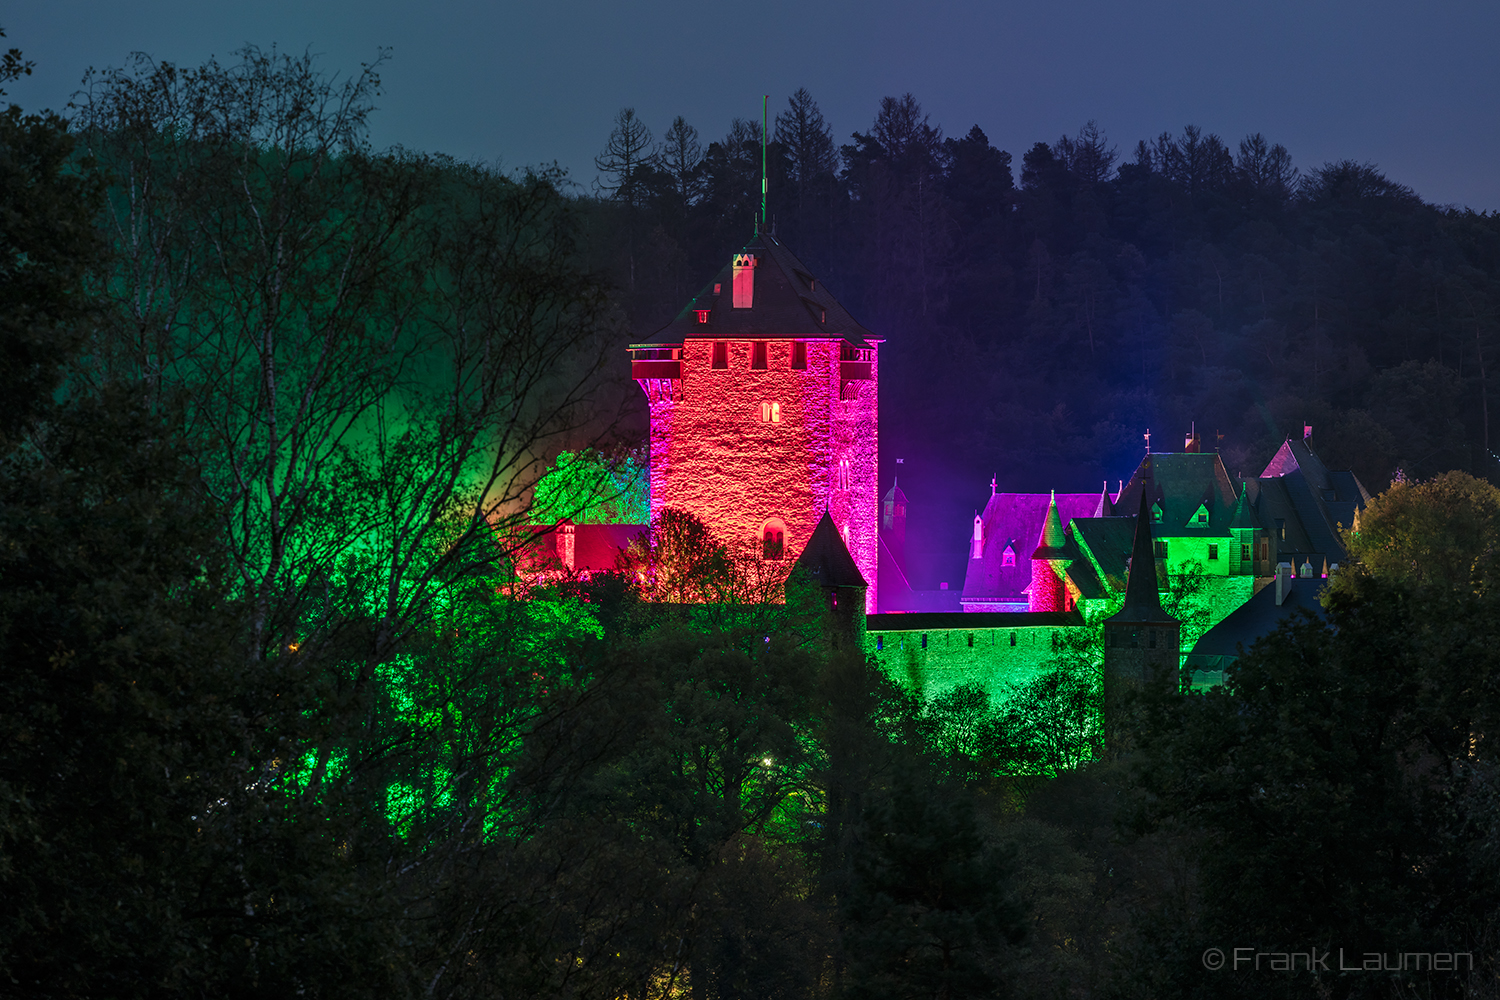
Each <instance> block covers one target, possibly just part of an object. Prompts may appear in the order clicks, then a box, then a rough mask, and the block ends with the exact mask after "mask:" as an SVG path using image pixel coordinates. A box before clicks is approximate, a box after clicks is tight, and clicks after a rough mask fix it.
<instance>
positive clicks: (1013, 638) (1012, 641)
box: [1010, 632, 1016, 646]
mask: <svg viewBox="0 0 1500 1000" xmlns="http://www.w3.org/2000/svg"><path fill="white" fill-rule="evenodd" d="M1010 644H1011V645H1012V646H1014V645H1015V644H1016V634H1015V633H1014V632H1012V633H1011V634H1010Z"/></svg>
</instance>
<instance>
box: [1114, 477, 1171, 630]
mask: <svg viewBox="0 0 1500 1000" xmlns="http://www.w3.org/2000/svg"><path fill="white" fill-rule="evenodd" d="M1147 492H1148V491H1146V490H1142V491H1141V510H1140V513H1139V514H1137V515H1136V519H1135V541H1134V542H1133V543H1132V544H1131V546H1130V572H1129V573H1127V574H1126V576H1125V603H1124V604H1122V605H1121V606H1120V610H1119V611H1118V612H1116V613H1115V614H1114V615H1113V616H1111V617H1110V618H1109V619H1108V621H1111V622H1114V621H1120V622H1171V623H1172V624H1174V625H1175V624H1177V619H1175V618H1173V617H1172V616H1171V615H1169V614H1167V613H1166V612H1165V611H1163V610H1162V608H1161V598H1160V597H1159V596H1158V595H1157V590H1156V544H1155V540H1154V539H1153V538H1152V536H1151V508H1150V505H1149V503H1148V502H1147Z"/></svg>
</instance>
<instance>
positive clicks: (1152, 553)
mask: <svg viewBox="0 0 1500 1000" xmlns="http://www.w3.org/2000/svg"><path fill="white" fill-rule="evenodd" d="M1151 485H1152V484H1151V483H1150V482H1149V481H1148V482H1147V486H1148V487H1150V486H1151ZM1151 492H1152V490H1151V489H1149V488H1147V489H1143V490H1142V491H1141V500H1140V512H1139V513H1138V514H1137V515H1136V519H1135V542H1134V544H1133V545H1132V546H1131V554H1130V571H1129V573H1128V574H1127V575H1126V579H1125V603H1124V604H1123V605H1122V606H1121V607H1120V610H1119V611H1118V612H1117V613H1115V614H1113V615H1111V616H1110V617H1108V618H1106V619H1105V620H1104V729H1105V741H1106V742H1107V743H1109V744H1111V745H1112V746H1113V747H1115V748H1116V749H1126V748H1128V745H1129V739H1128V734H1127V733H1125V732H1123V731H1122V727H1121V725H1120V720H1119V712H1120V709H1121V696H1122V694H1123V692H1124V691H1125V690H1126V689H1128V688H1130V687H1134V686H1137V685H1140V684H1145V683H1152V682H1157V681H1166V682H1172V681H1174V680H1175V679H1176V677H1177V674H1178V670H1179V668H1180V663H1181V649H1180V643H1181V628H1180V625H1179V623H1178V621H1177V619H1176V618H1173V617H1172V616H1171V615H1169V614H1167V613H1166V612H1165V611H1163V610H1162V606H1161V598H1160V597H1159V596H1158V595H1157V591H1156V547H1155V542H1154V539H1153V538H1152V536H1151V508H1150V501H1149V497H1150V494H1151ZM1122 737H1123V739H1122Z"/></svg>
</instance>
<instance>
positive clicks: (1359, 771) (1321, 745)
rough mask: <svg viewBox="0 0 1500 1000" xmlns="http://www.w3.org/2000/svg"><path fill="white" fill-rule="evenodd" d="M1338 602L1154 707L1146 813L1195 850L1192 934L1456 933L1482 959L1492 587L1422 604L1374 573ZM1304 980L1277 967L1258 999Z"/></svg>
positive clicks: (1430, 936)
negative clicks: (1212, 686)
mask: <svg viewBox="0 0 1500 1000" xmlns="http://www.w3.org/2000/svg"><path fill="white" fill-rule="evenodd" d="M1329 614H1330V617H1331V622H1329V623H1324V622H1322V621H1318V620H1316V619H1313V618H1312V617H1310V616H1304V617H1301V618H1298V619H1296V620H1294V621H1293V622H1291V623H1288V624H1286V625H1283V626H1282V627H1281V628H1280V629H1279V630H1278V631H1277V632H1275V633H1274V634H1272V635H1271V636H1268V637H1266V638H1264V639H1262V640H1261V641H1259V642H1258V643H1257V644H1256V645H1255V647H1254V648H1253V649H1252V650H1251V651H1250V652H1249V654H1248V655H1246V656H1244V657H1242V658H1240V659H1239V660H1238V661H1237V662H1236V663H1235V665H1234V667H1233V669H1232V670H1231V672H1230V677H1229V685H1228V687H1229V690H1228V691H1214V692H1211V693H1209V694H1206V695H1191V696H1182V695H1175V694H1163V695H1160V696H1159V697H1158V698H1156V699H1155V700H1153V701H1152V702H1150V703H1149V705H1148V711H1147V714H1146V716H1145V720H1146V721H1145V724H1144V735H1143V738H1142V742H1141V745H1142V747H1143V752H1142V754H1141V755H1140V760H1139V762H1138V776H1137V779H1136V780H1137V781H1138V782H1139V787H1140V789H1141V792H1142V793H1143V798H1141V799H1140V809H1141V811H1140V813H1139V816H1140V818H1141V819H1142V820H1143V821H1145V822H1148V823H1151V824H1156V825H1172V826H1178V827H1180V828H1181V829H1183V830H1184V832H1185V833H1187V834H1189V835H1190V836H1191V838H1192V842H1193V843H1194V844H1195V845H1197V849H1196V850H1195V852H1194V857H1195V859H1196V862H1197V866H1198V871H1199V872H1200V876H1199V877H1200V884H1201V890H1200V891H1201V904H1200V905H1201V908H1202V909H1201V914H1202V915H1201V917H1200V922H1199V924H1198V925H1197V926H1195V927H1192V928H1191V929H1185V928H1180V927H1179V928H1177V929H1176V931H1177V932H1178V933H1181V932H1184V931H1186V932H1187V933H1189V934H1191V935H1195V936H1197V937H1200V938H1201V939H1202V940H1204V941H1207V940H1210V939H1213V940H1217V939H1218V938H1220V937H1223V936H1224V935H1230V934H1237V935H1241V936H1245V937H1246V938H1247V939H1249V938H1254V940H1255V941H1256V942H1257V947H1261V948H1263V949H1266V948H1271V947H1273V946H1276V947H1284V948H1286V949H1287V950H1289V949H1290V947H1291V946H1292V944H1293V943H1294V942H1298V943H1304V942H1333V943H1334V945H1335V946H1342V947H1345V948H1347V949H1350V950H1351V952H1352V951H1355V950H1358V951H1361V952H1363V951H1385V952H1392V951H1411V950H1414V949H1418V948H1419V947H1420V946H1419V945H1418V943H1417V942H1420V941H1443V942H1446V943H1445V945H1444V947H1446V948H1451V949H1452V950H1472V951H1474V952H1475V953H1476V956H1478V955H1480V954H1482V953H1483V951H1484V949H1483V947H1482V945H1481V942H1482V941H1483V940H1486V939H1487V938H1486V935H1488V934H1490V933H1493V929H1494V927H1495V926H1496V924H1495V921H1496V918H1497V916H1500V914H1497V912H1496V911H1495V909H1494V906H1493V900H1494V899H1495V898H1496V888H1497V887H1496V884H1495V879H1496V876H1497V871H1500V870H1497V869H1496V868H1495V866H1494V864H1493V858H1494V856H1495V855H1494V853H1493V851H1492V847H1491V843H1490V842H1491V840H1492V839H1493V836H1492V832H1491V831H1492V827H1490V826H1489V825H1488V821H1487V819H1486V818H1485V817H1488V816H1489V815H1491V810H1492V806H1491V803H1492V802H1493V797H1492V795H1491V784H1492V771H1493V761H1491V759H1490V757H1491V751H1490V750H1489V748H1488V747H1487V744H1486V743H1485V741H1484V738H1483V734H1486V733H1488V732H1489V731H1491V729H1492V728H1493V725H1494V720H1493V719H1492V718H1491V717H1492V716H1493V714H1494V712H1495V706H1496V701H1495V696H1496V686H1495V677H1496V676H1500V675H1497V673H1496V670H1495V667H1496V664H1495V663H1494V649H1495V648H1496V644H1495V640H1496V637H1497V635H1500V632H1497V629H1500V615H1497V609H1496V607H1495V604H1494V600H1493V598H1492V597H1490V596H1488V595H1473V594H1468V595H1465V594H1462V593H1460V594H1454V593H1452V592H1451V591H1444V592H1443V593H1442V594H1441V595H1434V596H1433V597H1432V598H1431V599H1425V598H1424V599H1413V598H1412V597H1410V596H1409V595H1408V594H1407V593H1406V592H1405V591H1404V589H1403V588H1402V587H1401V586H1400V585H1399V584H1392V583H1388V582H1383V581H1380V580H1377V579H1373V578H1372V579H1367V580H1365V581H1364V583H1363V584H1362V586H1361V588H1360V592H1359V594H1358V595H1356V596H1350V595H1349V594H1348V593H1336V594H1335V595H1334V596H1333V597H1331V598H1330V600H1329ZM1288 872H1295V873H1296V877H1295V878H1288V877H1287V874H1286V873H1288ZM1298 946H1299V947H1305V944H1299V945H1298ZM1323 946H1324V947H1327V946H1328V945H1326V944H1325V945H1323ZM1434 947H1436V946H1434ZM1189 967H1190V966H1188V965H1186V964H1185V965H1184V966H1183V968H1184V969H1186V968H1189ZM1177 975H1178V976H1179V977H1186V979H1185V980H1183V981H1184V982H1192V981H1194V977H1195V976H1196V975H1197V974H1196V972H1193V973H1188V972H1181V971H1179V972H1178V973H1177ZM1418 978H1419V980H1421V981H1422V982H1423V983H1424V984H1425V986H1423V988H1432V989H1436V990H1439V991H1444V990H1451V989H1453V988H1455V987H1456V984H1454V983H1447V982H1445V981H1441V980H1440V979H1430V980H1429V979H1423V978H1422V977H1418ZM1218 982H1219V983H1220V985H1221V986H1222V985H1223V983H1222V981H1218ZM1184 988H1186V986H1184ZM1199 988H1200V989H1207V988H1209V987H1208V983H1207V981H1206V980H1205V981H1204V983H1203V985H1202V986H1200V987H1199ZM1303 988H1305V987H1303V986H1298V985H1296V984H1294V983H1293V982H1291V981H1285V982H1278V981H1275V980H1267V981H1266V982H1264V983H1259V984H1257V989H1258V990H1260V991H1261V992H1259V993H1258V994H1257V995H1262V996H1264V995H1271V993H1270V991H1285V992H1286V994H1287V995H1292V993H1294V992H1296V991H1297V990H1298V989H1303ZM1335 988H1336V990H1338V991H1340V992H1342V991H1344V990H1347V989H1350V988H1351V985H1350V984H1343V985H1337V984H1336V985H1335ZM1278 995H1279V994H1278Z"/></svg>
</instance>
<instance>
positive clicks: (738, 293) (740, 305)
mask: <svg viewBox="0 0 1500 1000" xmlns="http://www.w3.org/2000/svg"><path fill="white" fill-rule="evenodd" d="M719 259H720V260H723V259H724V258H722V257H721V258H719ZM754 304H755V254H753V253H737V254H735V255H734V307H735V308H736V309H749V308H750V307H751V306H753V305H754Z"/></svg>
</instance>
